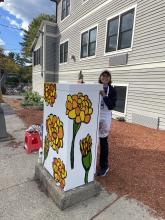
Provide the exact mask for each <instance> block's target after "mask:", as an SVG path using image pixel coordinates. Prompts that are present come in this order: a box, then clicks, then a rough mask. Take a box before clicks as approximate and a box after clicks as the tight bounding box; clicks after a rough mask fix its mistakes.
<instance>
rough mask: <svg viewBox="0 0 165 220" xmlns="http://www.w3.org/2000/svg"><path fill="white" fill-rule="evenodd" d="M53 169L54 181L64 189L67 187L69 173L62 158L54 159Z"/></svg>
mask: <svg viewBox="0 0 165 220" xmlns="http://www.w3.org/2000/svg"><path fill="white" fill-rule="evenodd" d="M52 167H53V174H54V179H55V181H56V182H57V183H59V184H60V187H61V188H62V189H63V188H64V187H65V178H66V177H67V171H66V169H65V165H64V163H63V161H62V160H61V159H60V158H54V159H53V163H52Z"/></svg>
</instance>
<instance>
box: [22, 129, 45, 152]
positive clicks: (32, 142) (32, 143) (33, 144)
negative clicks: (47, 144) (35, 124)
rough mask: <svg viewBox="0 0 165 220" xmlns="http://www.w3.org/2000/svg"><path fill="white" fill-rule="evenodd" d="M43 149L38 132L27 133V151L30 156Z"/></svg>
mask: <svg viewBox="0 0 165 220" xmlns="http://www.w3.org/2000/svg"><path fill="white" fill-rule="evenodd" d="M40 147H42V143H41V138H40V135H39V133H38V132H31V133H30V132H28V131H26V133H25V150H26V152H27V153H28V154H30V153H32V151H37V150H39V149H40Z"/></svg>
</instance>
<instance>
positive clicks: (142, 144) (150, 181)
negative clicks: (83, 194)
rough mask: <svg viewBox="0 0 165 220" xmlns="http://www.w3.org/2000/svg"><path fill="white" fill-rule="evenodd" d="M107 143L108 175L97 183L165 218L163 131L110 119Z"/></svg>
mask: <svg viewBox="0 0 165 220" xmlns="http://www.w3.org/2000/svg"><path fill="white" fill-rule="evenodd" d="M109 141H110V148H109V154H110V155H109V164H110V172H109V173H108V175H107V176H106V177H104V178H103V177H100V178H97V180H98V181H99V182H100V183H101V184H102V185H103V187H105V189H106V190H107V191H108V192H116V193H117V194H118V195H120V196H123V195H128V196H130V197H132V198H135V199H137V200H139V201H141V202H143V203H144V204H146V205H148V206H150V207H151V208H152V209H153V210H155V211H156V212H157V213H158V214H159V215H160V216H162V217H165V131H158V130H154V129H150V128H146V127H143V126H140V125H134V124H130V123H126V122H120V121H116V120H113V123H112V129H111V134H110V136H109Z"/></svg>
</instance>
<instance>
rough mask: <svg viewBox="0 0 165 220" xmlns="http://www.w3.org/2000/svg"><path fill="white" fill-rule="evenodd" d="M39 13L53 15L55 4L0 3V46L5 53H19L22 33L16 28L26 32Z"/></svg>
mask: <svg viewBox="0 0 165 220" xmlns="http://www.w3.org/2000/svg"><path fill="white" fill-rule="evenodd" d="M41 13H45V14H50V15H52V14H55V3H54V2H51V1H50V0H35V1H34V0H21V1H20V0H4V3H0V46H2V47H3V48H4V50H5V52H6V53H8V52H10V51H12V52H16V53H19V52H20V51H21V46H20V45H19V42H21V40H22V36H23V32H22V31H21V30H17V28H18V29H21V28H24V29H26V30H27V29H28V24H29V23H30V22H31V21H32V19H33V18H34V17H36V16H38V15H39V14H41ZM6 26H11V27H13V28H8V27H6ZM14 28H15V29H14Z"/></svg>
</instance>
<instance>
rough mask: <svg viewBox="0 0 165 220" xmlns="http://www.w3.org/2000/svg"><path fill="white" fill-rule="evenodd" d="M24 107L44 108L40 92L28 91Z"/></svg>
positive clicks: (25, 94)
mask: <svg viewBox="0 0 165 220" xmlns="http://www.w3.org/2000/svg"><path fill="white" fill-rule="evenodd" d="M22 105H23V106H38V107H42V106H43V98H42V96H40V95H39V93H38V92H32V91H27V92H25V93H24V100H23V102H22Z"/></svg>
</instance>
